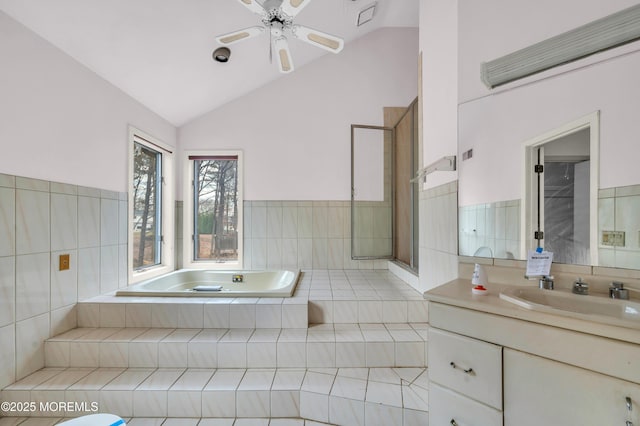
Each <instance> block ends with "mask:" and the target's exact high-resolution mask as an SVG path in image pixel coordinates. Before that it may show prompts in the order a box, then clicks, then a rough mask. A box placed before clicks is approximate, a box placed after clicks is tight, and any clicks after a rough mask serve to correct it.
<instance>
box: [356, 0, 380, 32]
mask: <svg viewBox="0 0 640 426" xmlns="http://www.w3.org/2000/svg"><path fill="white" fill-rule="evenodd" d="M375 13H376V2H373V3H371V4H370V5H369V6H367V7H365V8H364V9H362V10H361V11H360V12H359V13H358V20H357V21H356V26H358V27H359V26H361V25H364V24H366V23H367V22H369V21H371V20H372V19H373V16H374V15H375Z"/></svg>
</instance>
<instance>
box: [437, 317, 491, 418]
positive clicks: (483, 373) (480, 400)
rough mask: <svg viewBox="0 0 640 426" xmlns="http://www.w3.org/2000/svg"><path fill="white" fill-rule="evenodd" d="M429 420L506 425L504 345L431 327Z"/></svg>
mask: <svg viewBox="0 0 640 426" xmlns="http://www.w3.org/2000/svg"><path fill="white" fill-rule="evenodd" d="M428 341H429V357H428V359H429V381H430V383H431V385H430V386H431V387H430V392H429V401H430V403H429V422H430V424H435V425H440V424H447V425H459V426H471V425H478V426H499V425H502V413H501V411H502V347H501V346H498V345H494V344H491V343H487V342H483V341H481V340H477V339H472V338H469V337H465V336H461V335H458V334H454V333H449V332H446V331H443V330H438V329H435V328H430V329H429V337H428Z"/></svg>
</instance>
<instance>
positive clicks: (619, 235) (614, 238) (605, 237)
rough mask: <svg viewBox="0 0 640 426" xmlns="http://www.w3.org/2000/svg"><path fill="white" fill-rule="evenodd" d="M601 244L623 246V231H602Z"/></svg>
mask: <svg viewBox="0 0 640 426" xmlns="http://www.w3.org/2000/svg"><path fill="white" fill-rule="evenodd" d="M602 245H603V246H611V247H624V232H623V231H602Z"/></svg>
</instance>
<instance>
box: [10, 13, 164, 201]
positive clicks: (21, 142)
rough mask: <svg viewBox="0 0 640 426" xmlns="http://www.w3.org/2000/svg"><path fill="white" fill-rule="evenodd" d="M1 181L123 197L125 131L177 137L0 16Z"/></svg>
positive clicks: (144, 110)
mask: <svg viewBox="0 0 640 426" xmlns="http://www.w3.org/2000/svg"><path fill="white" fill-rule="evenodd" d="M0 58H2V66H0V94H1V95H0V147H1V148H2V154H1V155H0V173H6V174H12V175H18V176H27V177H32V178H38V179H44V180H50V181H57V182H64V183H71V184H78V185H83V186H90V187H96V188H102V189H108V190H112V191H126V190H127V189H128V185H127V164H128V161H127V156H128V151H127V144H128V129H127V126H128V124H132V125H134V126H136V127H138V128H140V129H141V130H144V131H145V132H147V133H150V134H152V135H154V136H155V137H157V138H158V139H160V140H162V141H163V142H165V143H167V144H169V145H172V146H175V144H176V129H175V128H174V127H173V126H172V125H170V124H169V123H168V122H167V121H165V120H163V119H162V118H160V117H159V116H157V115H156V114H154V113H153V112H151V111H150V110H148V109H147V108H145V107H144V106H142V105H141V104H139V103H138V102H136V101H134V100H133V99H132V98H130V97H128V96H127V95H126V94H124V93H123V92H122V91H120V90H119V89H117V88H116V87H114V86H112V85H111V84H109V83H108V82H107V81H105V80H103V79H102V78H100V77H99V76H97V75H96V74H94V73H93V72H92V71H90V70H88V69H87V68H85V67H84V66H82V65H81V64H79V63H78V62H76V61H75V60H73V59H72V58H71V57H69V56H67V55H66V54H64V53H62V52H61V51H60V50H59V49H57V48H56V47H54V46H52V45H51V44H49V43H48V42H46V41H44V40H43V39H42V38H40V37H39V36H37V35H36V34H35V33H33V32H31V31H30V30H28V29H26V28H25V27H24V26H22V25H21V24H19V23H18V22H16V21H14V20H13V19H11V18H10V17H9V16H7V15H6V14H4V13H3V12H0Z"/></svg>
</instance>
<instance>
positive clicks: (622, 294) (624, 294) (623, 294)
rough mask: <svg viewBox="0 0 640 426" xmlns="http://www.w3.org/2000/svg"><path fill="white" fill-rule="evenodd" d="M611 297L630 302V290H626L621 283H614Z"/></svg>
mask: <svg viewBox="0 0 640 426" xmlns="http://www.w3.org/2000/svg"><path fill="white" fill-rule="evenodd" d="M609 297H610V298H612V299H622V300H629V290H627V289H626V288H624V284H623V283H621V282H619V281H614V282H612V283H611V287H609Z"/></svg>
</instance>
